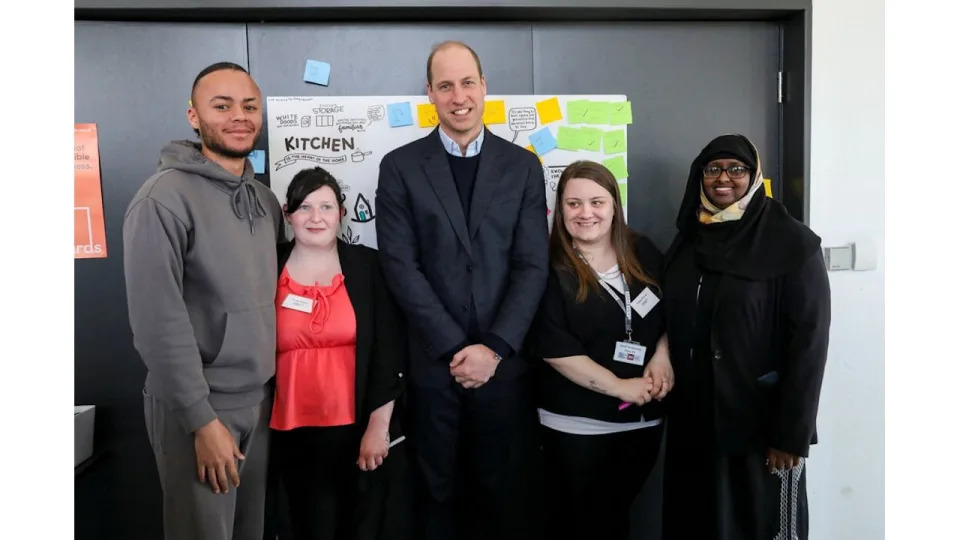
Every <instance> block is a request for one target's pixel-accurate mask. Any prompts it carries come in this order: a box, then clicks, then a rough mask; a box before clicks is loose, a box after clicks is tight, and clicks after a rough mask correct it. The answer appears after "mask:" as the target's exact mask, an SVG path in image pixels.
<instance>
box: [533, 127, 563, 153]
mask: <svg viewBox="0 0 960 540" xmlns="http://www.w3.org/2000/svg"><path fill="white" fill-rule="evenodd" d="M530 144H532V145H533V148H534V150H536V151H537V155H538V156H542V155H544V154H546V153H547V152H549V151H551V150H553V149H554V148H556V147H557V140H556V139H554V138H553V133H550V128H543V129H541V130H540V131H535V132H533V133H531V134H530Z"/></svg>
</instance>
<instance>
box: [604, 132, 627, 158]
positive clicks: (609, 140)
mask: <svg viewBox="0 0 960 540" xmlns="http://www.w3.org/2000/svg"><path fill="white" fill-rule="evenodd" d="M626 151H627V131H626V130H624V129H615V130H613V131H607V132H606V133H604V134H603V153H604V154H617V153H620V152H626Z"/></svg>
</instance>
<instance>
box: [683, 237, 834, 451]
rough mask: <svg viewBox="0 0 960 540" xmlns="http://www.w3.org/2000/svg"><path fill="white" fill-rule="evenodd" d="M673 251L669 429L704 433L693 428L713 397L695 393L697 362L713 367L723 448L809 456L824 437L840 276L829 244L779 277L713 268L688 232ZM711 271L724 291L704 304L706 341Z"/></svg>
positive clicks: (715, 287)
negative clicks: (831, 272)
mask: <svg viewBox="0 0 960 540" xmlns="http://www.w3.org/2000/svg"><path fill="white" fill-rule="evenodd" d="M666 258H667V263H666V268H665V270H664V300H665V301H664V304H665V305H666V307H667V310H666V314H667V332H668V335H669V339H670V352H671V360H672V362H673V370H674V373H675V375H676V386H675V388H674V390H673V391H672V392H671V394H670V395H669V396H668V397H667V400H666V402H667V405H668V410H669V412H668V414H669V415H670V418H671V420H670V430H669V431H672V432H673V434H674V435H676V436H678V437H681V438H682V439H686V440H688V441H691V442H690V444H694V443H693V442H692V441H696V440H701V439H700V437H701V436H702V434H697V433H694V432H687V429H686V427H687V426H688V425H692V423H691V420H692V419H693V418H694V417H695V415H696V414H697V412H696V407H697V404H696V403H697V399H698V397H699V398H700V399H702V397H703V396H697V395H696V394H695V386H696V385H695V381H696V377H697V373H696V372H695V370H703V369H704V368H709V369H710V371H711V372H712V373H711V374H710V376H711V377H712V390H713V392H712V393H713V396H712V403H711V404H710V407H711V408H712V409H713V413H712V416H713V424H714V425H713V428H714V431H715V432H714V433H713V434H711V435H712V436H713V437H715V438H714V441H715V442H716V444H718V445H719V448H720V450H721V451H723V452H727V453H740V452H745V451H764V450H765V449H766V448H768V447H772V448H776V449H778V450H783V451H785V452H789V453H791V454H794V455H798V456H807V455H808V453H809V449H810V445H811V444H813V443H816V440H817V430H816V418H817V409H818V404H819V398H820V387H821V383H822V381H823V373H824V368H825V364H826V360H827V344H828V340H829V331H830V283H829V281H828V278H827V271H826V268H825V266H824V261H823V256H822V255H821V254H820V252H819V250H816V251H814V252H813V254H812V255H810V256H808V257H807V259H806V261H803V262H802V263H801V264H800V265H799V266H798V267H796V268H794V269H793V270H792V271H790V272H787V273H785V274H782V275H780V276H777V277H773V278H769V279H749V278H746V277H741V276H736V275H733V274H729V273H722V272H711V271H709V270H706V269H704V268H702V267H701V266H699V265H698V264H697V262H696V258H695V253H694V244H693V242H689V241H683V240H682V238H679V239H678V240H677V241H675V243H674V246H673V247H672V248H671V250H670V251H669V252H668V255H667V257H666ZM701 275H703V276H704V278H703V280H704V281H703V287H708V286H709V287H711V291H710V292H711V294H710V296H712V297H713V299H714V300H713V302H712V305H711V306H704V307H705V308H706V309H709V310H711V313H710V315H711V316H710V317H709V335H708V336H705V339H703V340H702V343H703V345H701V344H699V343H698V342H697V340H696V339H695V338H694V337H693V336H694V332H693V325H694V318H695V316H696V310H697V309H698V308H697V305H698V299H697V295H698V288H699V287H700V284H699V277H700V276H701ZM703 300H705V299H701V303H702V301H703ZM678 440H679V439H678Z"/></svg>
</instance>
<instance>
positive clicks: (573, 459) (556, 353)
mask: <svg viewBox="0 0 960 540" xmlns="http://www.w3.org/2000/svg"><path fill="white" fill-rule="evenodd" d="M555 209H556V210H555V213H554V217H553V224H552V232H551V235H550V262H551V272H550V277H549V278H548V281H547V288H546V292H545V293H544V296H543V299H542V301H541V304H540V309H539V311H538V313H537V316H536V319H535V322H534V324H533V327H532V328H531V333H530V339H529V340H528V341H529V343H530V346H531V348H532V351H531V352H533V354H534V356H539V357H542V358H543V359H544V360H545V361H546V362H545V364H544V365H542V366H541V369H540V370H539V373H538V377H537V379H538V387H539V388H538V410H539V414H540V423H541V425H542V437H541V442H542V448H543V459H544V476H545V484H546V485H545V490H544V491H545V495H546V501H545V505H546V506H545V507H546V509H547V514H548V515H549V516H551V518H550V519H549V520H547V524H546V525H547V527H546V529H547V530H546V533H547V534H546V538H603V539H611V540H620V539H626V538H627V533H628V529H629V522H630V505H631V503H632V502H633V499H634V498H635V497H636V495H637V494H638V493H639V492H640V489H641V488H642V487H643V484H644V482H645V481H646V479H647V476H648V475H649V473H650V470H651V469H652V467H653V464H654V462H655V461H656V458H657V454H658V452H659V448H660V442H661V436H662V432H663V426H662V422H663V420H662V406H661V405H662V404H661V403H660V401H659V400H661V399H663V398H664V396H666V395H667V392H669V391H670V388H671V387H672V386H673V372H672V370H671V367H670V359H669V356H668V351H667V343H666V336H665V334H664V329H665V325H664V319H663V312H662V308H661V307H660V305H659V302H660V300H659V295H660V290H659V287H658V286H657V283H658V279H659V275H658V274H659V272H658V271H659V268H660V263H661V254H660V252H659V250H658V249H657V247H656V246H655V245H654V244H653V242H651V241H650V240H649V239H647V238H645V237H643V236H640V235H639V234H637V233H635V232H633V231H632V230H630V229H629V228H628V227H627V224H626V222H625V221H624V218H623V206H622V205H621V202H620V198H619V189H618V187H617V181H616V180H615V179H614V177H613V175H612V174H611V173H610V171H608V170H607V169H606V168H605V167H603V166H602V165H600V164H598V163H594V162H590V161H578V162H575V163H572V164H571V165H570V166H568V167H567V168H566V169H565V170H564V171H563V174H562V175H561V176H560V181H559V183H558V186H557V201H556V205H555Z"/></svg>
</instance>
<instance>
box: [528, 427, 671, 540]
mask: <svg viewBox="0 0 960 540" xmlns="http://www.w3.org/2000/svg"><path fill="white" fill-rule="evenodd" d="M662 436H663V425H662V424H661V425H659V426H654V427H648V428H643V429H636V430H632V431H624V432H620V433H611V434H608V435H571V434H569V433H563V432H560V431H556V430H553V429H550V428H547V427H541V435H540V440H541V444H542V447H543V467H544V471H543V475H544V488H545V489H544V492H545V501H544V502H545V505H544V510H545V514H546V520H545V527H546V538H549V539H551V540H562V539H566V538H570V539H583V538H598V539H599V538H602V539H604V540H607V539H609V540H627V534H628V532H629V529H630V505H631V504H632V503H633V500H634V499H635V498H636V497H637V495H638V494H639V493H640V490H641V489H643V485H644V483H645V482H646V481H647V477H648V476H649V475H650V471H651V470H652V469H653V465H654V463H655V462H656V461H657V454H658V453H659V451H660V441H661V437H662Z"/></svg>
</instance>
